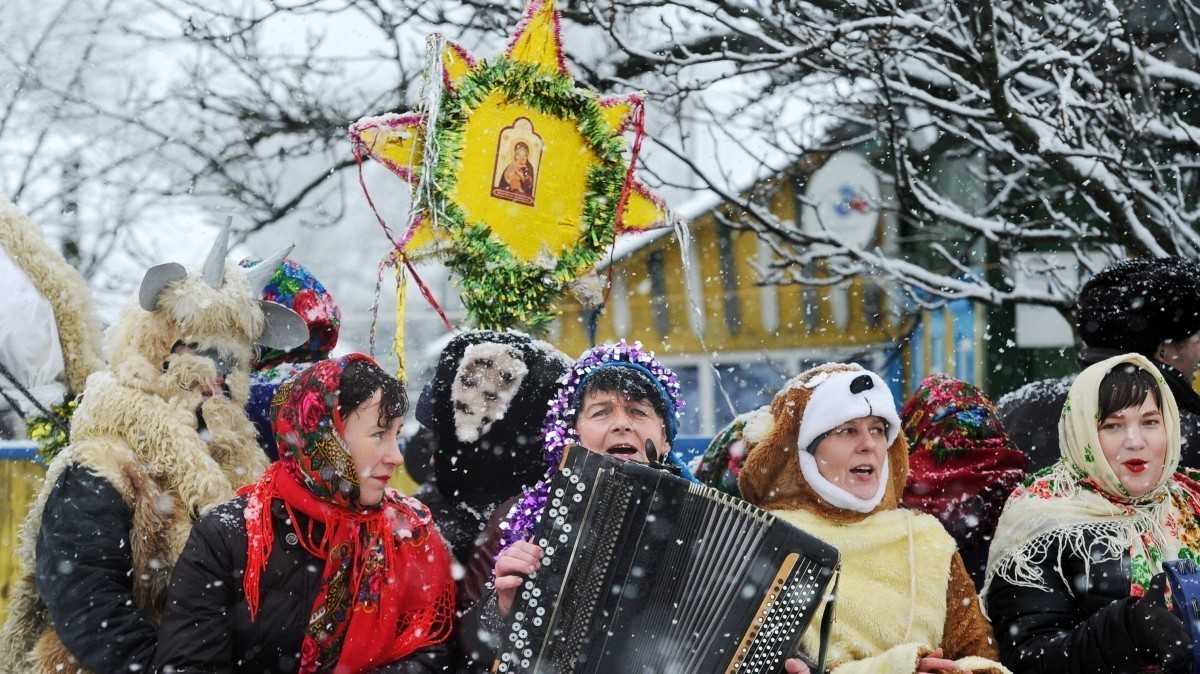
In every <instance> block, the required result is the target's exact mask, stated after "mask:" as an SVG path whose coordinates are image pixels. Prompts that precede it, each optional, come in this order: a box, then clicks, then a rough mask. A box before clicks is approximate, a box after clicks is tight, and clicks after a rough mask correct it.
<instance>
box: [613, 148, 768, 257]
mask: <svg viewBox="0 0 1200 674" xmlns="http://www.w3.org/2000/svg"><path fill="white" fill-rule="evenodd" d="M785 169H786V167H784V168H777V167H774V166H770V165H767V164H762V165H761V166H760V170H759V171H757V172H756V174H755V175H754V177H753V179H752V180H747V181H746V184H744V185H736V186H733V187H734V189H733V191H734V192H736V193H741V192H744V191H746V190H748V189H750V188H751V187H753V186H754V185H755V184H757V183H758V182H760V181H762V180H766V179H767V178H770V177H771V176H773V175H777V174H779V173H781V172H783V171H784V170H785ZM723 203H725V198H724V197H722V196H721V195H720V194H719V193H717V192H714V191H712V190H704V191H702V192H699V193H697V194H696V196H694V197H692V198H691V199H689V200H687V201H686V202H684V204H683V205H682V206H680V207H679V208H673V209H671V210H672V211H673V212H674V214H675V217H677V218H678V219H679V221H680V222H682V223H683V225H684V229H685V230H686V228H687V227H688V226H689V225H691V224H692V223H693V222H694V221H695V220H696V219H697V218H699V217H700V216H702V215H704V214H706V213H709V212H711V211H712V210H714V209H716V208H717V207H718V206H720V205H721V204H723ZM674 231H675V230H674V229H672V228H671V227H662V228H660V229H652V230H649V231H646V232H637V233H633V234H624V235H622V236H620V237H619V238H618V239H617V241H616V243H614V244H613V246H612V248H610V249H609V253H608V254H606V255H605V256H604V258H603V259H602V260H601V261H600V262H599V263H598V264H597V265H596V269H607V268H608V265H609V264H610V263H612V262H617V261H620V260H623V259H625V258H627V257H629V256H631V255H633V254H635V253H637V252H638V251H640V250H642V249H644V248H646V247H647V246H649V245H651V244H653V243H655V242H657V241H659V240H661V239H663V238H665V237H667V236H669V235H670V234H672V233H673V232H674Z"/></svg>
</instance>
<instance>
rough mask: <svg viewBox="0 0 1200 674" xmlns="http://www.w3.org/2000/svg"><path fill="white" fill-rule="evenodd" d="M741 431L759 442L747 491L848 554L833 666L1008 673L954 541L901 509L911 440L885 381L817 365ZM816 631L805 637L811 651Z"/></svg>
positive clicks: (745, 474)
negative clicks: (998, 657) (901, 496)
mask: <svg viewBox="0 0 1200 674" xmlns="http://www.w3.org/2000/svg"><path fill="white" fill-rule="evenodd" d="M743 437H744V438H751V439H754V440H756V442H754V443H753V444H752V445H751V446H750V447H749V449H748V453H747V457H746V461H745V464H744V465H743V467H742V472H741V475H739V477H738V487H739V488H740V490H741V493H742V497H743V498H745V499H746V500H748V501H750V502H751V503H753V504H755V505H758V506H760V507H762V508H764V509H766V510H769V511H771V513H772V514H774V515H776V516H778V517H780V518H782V519H784V520H785V521H787V522H790V523H792V524H794V525H796V526H798V527H800V528H801V529H803V530H805V531H807V532H809V533H810V534H812V535H814V536H817V537H818V538H821V539H822V540H824V541H826V542H828V543H829V544H831V545H833V546H834V547H836V548H837V549H838V551H839V553H840V554H841V577H840V580H839V581H838V590H837V602H836V606H835V608H834V621H833V632H832V635H831V638H830V642H829V650H828V653H827V657H826V662H827V663H828V664H829V671H830V672H832V674H868V673H870V674H904V673H906V672H913V673H918V672H936V671H943V670H959V671H970V672H992V673H997V672H1000V673H1003V672H1007V671H1008V670H1006V669H1005V668H1004V667H1003V666H1002V665H1000V664H999V663H998V662H995V660H996V658H997V648H996V643H995V641H994V639H993V637H992V629H991V626H990V625H989V624H988V621H987V618H985V617H984V616H983V614H982V612H981V611H980V609H979V599H978V597H977V596H976V594H975V587H974V584H973V583H972V582H971V578H970V576H968V575H967V572H966V570H965V568H964V567H963V563H962V559H961V558H960V557H959V555H958V552H957V551H956V550H955V547H954V539H952V538H950V536H949V534H947V533H946V531H945V529H943V528H942V525H941V524H940V523H939V522H938V521H937V520H936V519H934V518H933V517H932V516H930V515H925V514H922V513H915V512H912V511H910V510H903V509H900V508H899V507H898V506H899V502H900V495H901V493H902V492H903V491H904V484H905V480H906V479H907V477H908V443H907V442H906V441H905V439H904V435H903V434H902V433H900V418H899V416H898V415H897V414H896V405H895V401H894V400H893V399H892V394H891V392H890V391H889V390H888V388H887V385H886V384H885V383H884V382H883V380H882V379H880V378H879V377H878V376H877V375H875V374H874V373H872V372H868V371H867V370H864V369H862V368H861V367H859V366H857V365H837V364H826V365H822V366H819V367H816V368H814V369H811V370H809V371H807V372H805V373H803V374H801V375H799V376H798V377H795V378H794V379H792V380H791V381H789V382H788V384H787V385H786V386H785V387H784V389H783V390H781V391H780V392H779V393H777V394H776V395H775V398H774V399H773V400H772V402H771V406H770V408H769V409H765V410H763V411H761V412H760V413H758V414H755V415H753V416H752V418H750V419H749V420H747V422H746V429H745V432H744V433H743ZM797 447H799V451H797ZM820 622H821V621H820V619H819V617H817V618H814V619H813V621H812V624H813V625H814V626H816V625H819V624H820ZM817 632H819V630H818V629H816V628H814V629H811V630H809V632H807V633H806V634H805V636H804V646H805V649H806V650H807V651H808V652H809V653H811V654H812V655H814V656H815V655H817V653H816V652H815V647H816V645H817V643H818V634H817ZM789 671H792V672H794V671H796V670H794V669H791V668H789ZM801 671H802V670H801Z"/></svg>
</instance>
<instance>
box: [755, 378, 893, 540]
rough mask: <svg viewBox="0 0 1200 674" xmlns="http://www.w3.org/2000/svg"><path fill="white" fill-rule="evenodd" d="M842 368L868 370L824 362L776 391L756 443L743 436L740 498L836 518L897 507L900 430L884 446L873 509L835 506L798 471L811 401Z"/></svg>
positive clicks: (843, 519)
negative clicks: (881, 481)
mask: <svg viewBox="0 0 1200 674" xmlns="http://www.w3.org/2000/svg"><path fill="white" fill-rule="evenodd" d="M842 372H862V373H864V374H865V373H866V372H867V371H866V370H864V369H863V368H862V367H860V366H858V365H841V364H834V363H827V364H825V365H820V366H818V367H815V368H813V369H811V370H808V371H807V372H804V373H803V374H800V375H798V376H796V377H794V378H792V379H791V380H790V381H788V383H787V384H786V385H785V386H784V388H783V389H782V390H781V391H779V393H776V394H775V397H774V399H772V401H771V405H770V412H769V418H768V417H763V418H761V419H758V420H757V422H758V425H759V426H761V428H759V429H758V430H757V431H756V433H754V434H752V435H753V436H755V439H756V440H758V441H757V442H754V443H751V442H750V438H749V437H746V438H744V439H745V440H746V441H747V456H746V461H745V464H744V465H743V467H742V471H741V474H740V475H739V476H738V488H739V490H740V491H741V494H742V498H744V499H746V500H747V501H749V502H750V503H753V504H754V505H757V506H759V507H761V508H764V509H766V510H807V511H810V512H813V513H817V514H819V515H821V516H822V517H825V518H827V519H830V520H833V521H836V522H858V521H861V520H863V519H865V518H866V517H869V516H870V515H871V514H874V513H877V512H880V511H883V510H891V509H893V508H896V507H898V506H899V504H900V496H901V494H903V492H904V484H905V482H906V480H907V479H908V442H907V441H906V440H905V439H904V434H903V433H898V434H897V435H896V437H895V440H893V441H892V443H891V445H890V446H889V447H888V451H887V460H888V464H889V471H888V481H887V486H886V488H885V490H884V494H883V499H882V501H881V502H880V503H879V505H878V506H876V507H875V509H874V510H872V511H871V512H868V513H859V512H854V511H851V510H846V509H843V508H838V507H836V506H833V505H832V504H830V503H829V502H827V501H826V500H825V499H823V498H821V497H820V496H818V495H817V493H816V491H814V490H813V488H812V487H811V486H809V485H808V483H807V482H806V481H805V479H804V477H803V475H802V474H801V472H800V461H799V457H798V455H797V453H796V452H797V451H798V450H797V447H796V441H797V438H798V436H799V433H800V425H801V422H802V421H803V419H804V414H805V411H806V410H807V409H808V404H809V401H810V400H811V399H812V396H813V393H814V392H815V391H816V390H817V389H818V388H819V387H820V386H821V385H822V384H823V383H824V382H825V380H827V379H829V377H830V376H831V375H834V374H837V373H842ZM889 430H890V429H889ZM889 435H890V433H889ZM799 451H803V450H799Z"/></svg>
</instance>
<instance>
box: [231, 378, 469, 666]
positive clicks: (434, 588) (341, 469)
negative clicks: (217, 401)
mask: <svg viewBox="0 0 1200 674" xmlns="http://www.w3.org/2000/svg"><path fill="white" fill-rule="evenodd" d="M357 360H362V361H366V362H369V363H372V364H374V361H372V360H371V359H370V358H368V357H366V356H364V355H362V354H352V355H350V356H346V357H344V358H338V359H333V360H324V361H321V362H319V363H317V364H315V365H313V366H312V367H310V368H308V369H307V370H305V371H304V372H303V373H301V374H300V375H299V376H297V377H296V378H295V379H294V380H292V382H291V383H290V384H285V385H284V387H283V388H282V389H281V390H280V392H279V394H278V395H277V396H276V399H275V403H276V404H277V405H278V408H277V410H276V411H275V414H274V415H273V417H274V419H273V426H274V429H275V437H276V442H277V443H278V445H279V457H280V458H279V461H277V462H276V463H274V464H272V466H271V467H270V468H269V469H268V470H267V472H266V474H265V475H263V477H262V479H261V480H259V481H258V482H257V483H255V484H253V485H250V486H248V487H245V488H243V489H242V490H241V492H240V493H241V494H243V495H245V496H247V503H246V534H247V538H248V539H249V548H248V553H247V556H248V559H247V565H246V575H245V577H244V578H243V581H242V582H243V588H244V591H245V594H246V601H247V603H248V604H249V605H250V616H251V619H253V618H254V616H255V615H256V614H257V612H258V607H259V583H260V579H261V576H262V570H263V567H264V566H265V565H266V560H267V558H268V557H269V556H270V553H271V548H272V546H273V544H274V531H273V521H272V517H271V503H272V501H273V500H275V499H279V500H280V501H282V502H283V504H284V506H285V507H286V508H287V510H288V512H289V514H293V516H292V517H290V520H291V522H292V529H293V531H294V532H295V534H296V535H297V536H298V537H299V539H300V544H301V545H302V546H304V548H305V549H306V550H307V551H308V552H309V553H311V554H312V555H314V556H316V557H318V558H320V559H323V560H325V569H324V572H323V573H322V576H321V586H320V588H319V589H318V591H317V598H316V601H315V602H314V603H313V608H312V612H311V614H310V618H309V623H308V629H307V634H306V635H305V637H304V643H303V645H302V651H301V663H300V671H301V672H305V673H307V672H339V673H341V672H347V673H348V672H359V671H364V670H370V669H374V668H376V667H380V666H382V665H386V664H389V663H392V662H395V661H397V660H399V659H401V658H403V657H405V656H407V655H409V654H411V653H412V652H414V651H416V650H418V649H420V648H423V647H426V646H430V645H433V644H437V643H440V642H442V641H445V640H446V639H447V638H448V637H449V635H450V630H451V627H452V625H453V620H454V581H453V578H452V577H451V575H450V555H449V553H448V552H447V550H446V547H445V545H444V544H443V543H442V539H441V536H439V535H438V533H437V530H436V529H435V528H434V526H433V524H432V521H431V518H430V515H429V511H428V510H427V509H426V508H425V506H423V505H421V504H420V503H419V502H417V501H414V500H412V499H408V498H405V497H403V496H401V495H400V494H399V493H398V492H396V491H395V490H392V489H388V490H387V491H386V494H385V495H384V498H383V501H382V502H381V503H380V504H379V505H376V506H370V507H367V506H362V505H360V504H359V503H358V494H359V487H358V484H359V483H358V475H357V474H356V472H355V470H354V462H353V461H352V460H351V458H350V452H349V450H348V449H347V447H346V444H345V442H344V441H343V440H342V420H341V417H340V415H339V414H338V411H337V398H338V390H339V388H340V383H341V377H342V373H343V372H345V370H346V367H347V366H348V365H349V364H350V363H352V362H354V361H357ZM273 406H274V405H273ZM296 511H299V512H300V513H303V514H304V515H305V516H306V517H304V518H302V519H304V520H307V521H308V522H309V524H308V525H307V526H301V525H300V520H299V519H298V518H297V517H295V516H294V513H295V512H296ZM313 522H319V523H321V524H323V525H324V534H323V535H321V536H319V537H318V536H315V535H314V531H313V524H312V523H313Z"/></svg>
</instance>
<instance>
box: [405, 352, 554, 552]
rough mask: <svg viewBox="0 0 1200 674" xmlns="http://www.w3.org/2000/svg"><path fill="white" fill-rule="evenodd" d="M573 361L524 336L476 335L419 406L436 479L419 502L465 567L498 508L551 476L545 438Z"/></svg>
mask: <svg viewBox="0 0 1200 674" xmlns="http://www.w3.org/2000/svg"><path fill="white" fill-rule="evenodd" d="M570 363H571V360H570V359H569V358H568V357H567V356H566V355H564V354H563V353H562V352H561V351H559V350H558V349H556V348H554V347H553V346H551V345H550V344H548V343H546V342H542V341H538V340H535V339H533V338H531V337H529V336H528V335H525V334H522V333H519V332H513V331H509V332H496V331H492V330H471V331H466V332H462V333H460V334H458V335H456V336H455V337H454V339H453V340H451V341H450V343H449V344H447V345H446V348H445V349H443V350H442V354H441V356H440V357H439V358H438V364H437V369H436V371H435V372H434V376H433V379H431V380H430V381H429V382H428V383H427V384H426V386H425V388H424V390H422V391H421V397H420V399H419V400H418V401H417V409H416V416H417V421H419V422H421V424H422V425H423V426H424V427H425V428H426V429H427V430H428V431H429V432H430V433H431V434H432V437H430V436H428V435H426V436H424V437H421V438H419V442H421V443H429V444H432V447H433V452H432V453H433V475H432V476H431V478H430V479H428V480H427V481H426V482H425V483H424V484H422V485H421V487H420V489H418V490H417V493H416V494H414V496H415V497H416V498H417V500H419V501H421V502H422V503H424V504H425V505H426V507H428V508H429V510H430V511H431V512H432V513H433V519H434V521H435V522H437V526H438V530H439V531H441V532H442V535H443V536H444V537H445V538H446V540H447V542H449V543H450V550H451V552H453V553H454V557H455V559H456V560H458V562H459V563H460V564H462V565H463V566H466V564H467V563H468V560H469V559H470V556H471V551H472V550H474V549H475V545H476V538H477V537H478V536H479V535H480V533H481V532H482V531H483V528H484V525H485V524H487V521H488V518H490V517H491V516H492V513H493V512H494V511H495V509H496V506H497V505H499V504H500V503H503V502H504V501H505V500H507V499H509V498H512V497H513V496H515V495H517V494H520V493H521V491H522V490H523V489H525V488H526V487H529V486H531V485H532V484H533V483H534V482H537V480H538V478H540V477H541V476H542V474H543V473H544V472H545V470H546V464H545V463H544V462H543V461H542V452H541V445H540V444H539V443H538V435H539V433H540V432H541V426H542V422H543V421H544V420H545V418H546V408H547V407H548V405H549V402H550V398H551V397H552V396H553V395H554V388H555V382H556V381H557V380H558V378H559V377H561V376H562V375H563V373H565V372H566V371H567V366H568V365H570Z"/></svg>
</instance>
